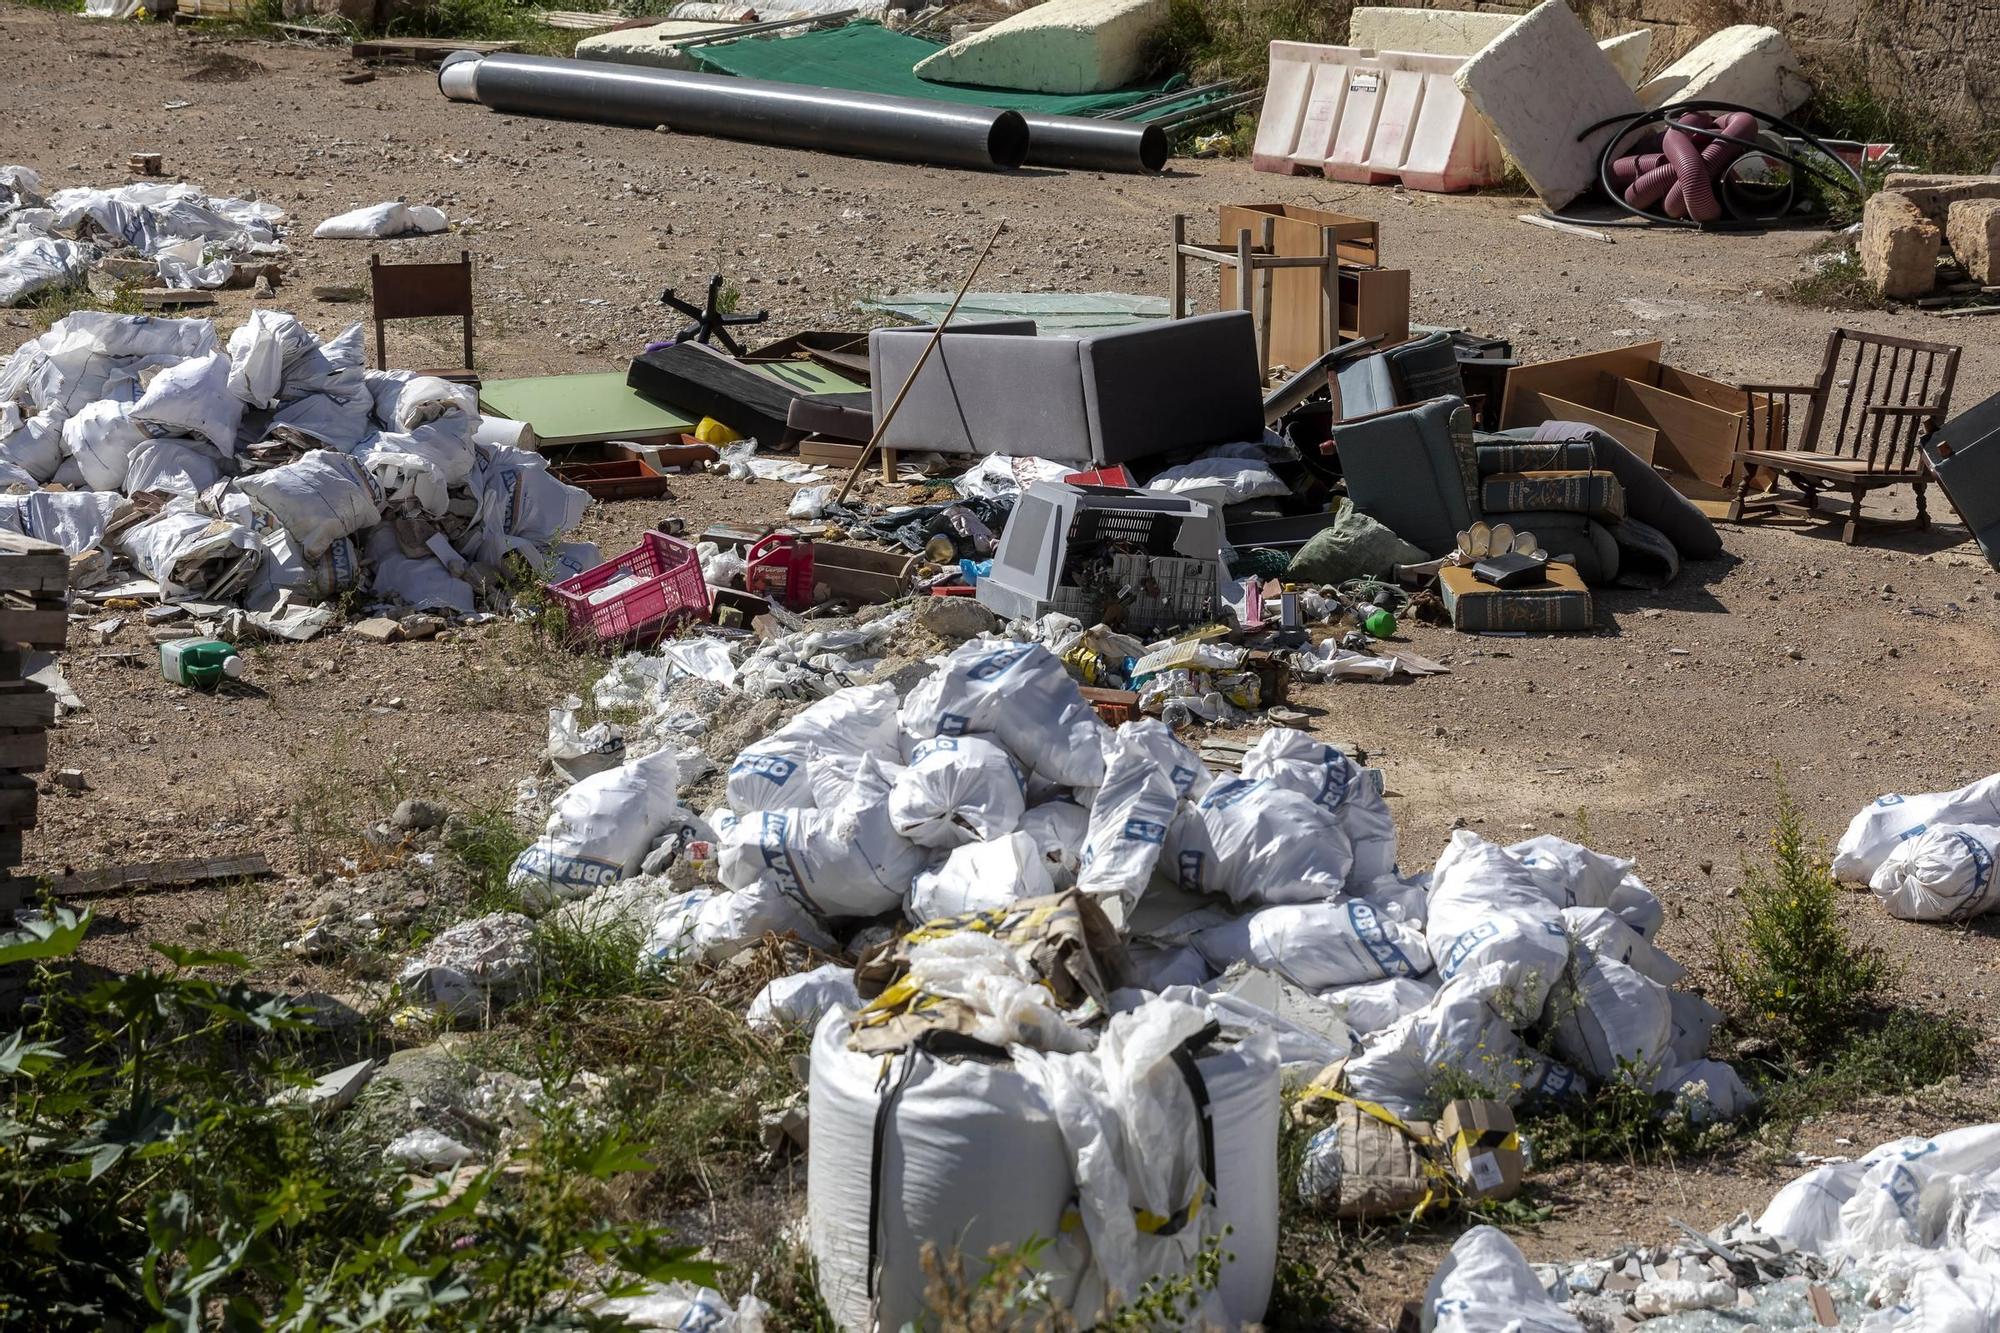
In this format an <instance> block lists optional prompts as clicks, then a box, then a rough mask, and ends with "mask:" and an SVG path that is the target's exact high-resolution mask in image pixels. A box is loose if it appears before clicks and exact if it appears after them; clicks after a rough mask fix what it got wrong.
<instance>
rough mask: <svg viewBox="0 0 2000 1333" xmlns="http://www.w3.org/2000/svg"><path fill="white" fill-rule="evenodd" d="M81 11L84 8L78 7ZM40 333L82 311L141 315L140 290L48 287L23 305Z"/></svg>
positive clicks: (81, 285)
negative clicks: (107, 292) (99, 290)
mask: <svg viewBox="0 0 2000 1333" xmlns="http://www.w3.org/2000/svg"><path fill="white" fill-rule="evenodd" d="M77 8H81V6H77ZM22 304H23V305H24V307H25V308H26V309H27V311H28V314H29V317H30V318H32V319H33V320H34V321H35V327H36V328H37V329H38V330H41V331H46V330H47V329H48V327H49V326H50V325H52V324H54V323H56V321H58V320H61V319H64V318H66V317H68V316H70V315H74V314H76V313H77V312H78V311H80V310H104V311H109V312H110V313H112V314H114V315H136V314H138V313H140V309H139V294H138V289H137V288H135V287H134V286H133V285H132V284H131V283H129V282H121V283H119V284H117V285H116V286H115V287H114V288H113V289H112V290H111V293H110V294H109V295H108V296H106V295H99V294H98V293H97V292H96V291H94V290H92V289H91V286H90V284H89V283H87V282H85V281H83V280H82V279H80V278H79V279H78V280H77V281H75V282H67V283H64V284H62V285H61V286H58V287H44V288H43V289H42V290H41V291H39V292H36V293H35V294H34V295H32V296H30V297H28V298H27V300H26V301H24V302H23V303H22Z"/></svg>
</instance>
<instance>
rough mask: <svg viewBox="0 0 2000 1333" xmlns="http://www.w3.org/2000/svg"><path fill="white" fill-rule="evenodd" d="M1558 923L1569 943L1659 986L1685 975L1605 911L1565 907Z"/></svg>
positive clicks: (1660, 951)
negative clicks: (1574, 941) (1612, 961)
mask: <svg viewBox="0 0 2000 1333" xmlns="http://www.w3.org/2000/svg"><path fill="white" fill-rule="evenodd" d="M1562 919H1563V927H1564V929H1566V930H1568V931H1569V933H1570V937H1571V938H1572V939H1574V940H1576V941H1577V942H1578V943H1580V944H1586V945H1588V946H1590V949H1591V951H1592V952H1593V953H1596V954H1599V955H1602V956H1603V957H1606V958H1615V959H1617V960H1618V961H1619V962H1621V963H1623V964H1625V965H1626V966H1627V967H1629V968H1631V969H1633V970H1634V971H1636V972H1638V973H1639V974H1640V975H1641V976H1646V977H1651V978H1652V979H1653V980H1654V981H1657V982H1659V983H1660V984H1661V985H1662V986H1671V985H1673V984H1675V983H1676V982H1678V981H1679V980H1680V979H1681V978H1682V977H1685V976H1686V975H1687V968H1685V967H1683V966H1682V965H1681V964H1680V963H1678V962H1676V961H1674V959H1672V958H1671V957H1669V956H1668V955H1667V951H1666V950H1664V949H1662V948H1660V947H1659V946H1658V945H1657V944H1654V943H1653V942H1652V941H1651V940H1649V939H1647V938H1646V937H1645V936H1644V935H1641V934H1640V933H1639V932H1638V931H1636V930H1634V929H1632V927H1630V926H1628V925H1626V924H1625V918H1624V917H1621V916H1619V915H1618V914H1617V913H1616V912H1614V911H1612V910H1611V909H1610V908H1608V907H1566V908H1564V909H1563V913H1562Z"/></svg>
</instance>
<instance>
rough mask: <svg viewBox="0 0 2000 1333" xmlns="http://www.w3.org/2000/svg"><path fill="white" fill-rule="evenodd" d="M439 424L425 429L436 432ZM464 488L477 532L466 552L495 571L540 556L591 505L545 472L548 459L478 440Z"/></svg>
mask: <svg viewBox="0 0 2000 1333" xmlns="http://www.w3.org/2000/svg"><path fill="white" fill-rule="evenodd" d="M448 424H449V423H448V422H439V423H438V424H437V425H436V426H433V427H429V428H419V429H420V430H422V429H430V430H441V429H443V428H444V427H445V426H447V425H448ZM466 484H467V485H468V486H470V487H472V488H474V489H475V490H476V491H477V492H478V494H479V496H480V501H479V532H478V536H477V540H476V541H475V540H474V539H473V538H472V537H471V536H470V535H468V538H467V541H466V551H467V554H470V555H474V556H476V557H477V558H478V559H480V560H483V561H484V562H486V563H487V564H489V565H492V566H493V567H494V568H496V569H498V568H499V567H500V565H501V564H502V563H503V562H504V561H505V560H506V558H507V557H508V556H509V555H510V554H513V553H516V552H519V553H521V554H524V555H527V556H529V557H530V563H534V562H535V561H536V560H539V559H540V556H541V552H542V551H543V550H544V549H546V548H547V547H548V546H549V545H550V544H551V543H553V542H555V541H556V540H557V539H558V538H560V537H562V536H563V535H564V534H565V533H568V532H571V531H573V530H574V529H575V528H576V525H577V524H579V523H581V522H582V521H583V514H584V511H585V510H586V509H588V508H590V493H589V492H588V491H585V490H583V489H582V488H581V487H578V486H572V485H570V484H569V483H568V482H565V481H562V480H560V479H558V478H557V477H556V475H555V474H554V473H552V472H550V471H549V464H548V460H547V459H546V458H544V457H542V456H541V455H540V454H537V453H531V452H529V451H528V450H525V449H509V448H507V447H505V446H496V445H490V444H480V445H475V446H474V447H473V468H472V475H471V477H470V478H469V479H468V481H467V483H466Z"/></svg>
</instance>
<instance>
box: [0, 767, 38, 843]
mask: <svg viewBox="0 0 2000 1333" xmlns="http://www.w3.org/2000/svg"><path fill="white" fill-rule="evenodd" d="M39 799H40V798H39V797H38V796H37V795H36V793H35V780H34V779H33V778H29V777H23V776H21V775H20V774H18V773H0V828H8V829H25V828H33V827H34V826H35V807H36V804H37V802H38V801H39Z"/></svg>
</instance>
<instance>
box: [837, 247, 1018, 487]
mask: <svg viewBox="0 0 2000 1333" xmlns="http://www.w3.org/2000/svg"><path fill="white" fill-rule="evenodd" d="M1005 230H1007V219H1006V218H1001V219H1000V221H999V223H998V224H997V225H995V226H994V228H993V234H992V235H991V236H988V237H987V238H986V248H985V249H984V250H981V251H980V252H979V258H977V259H975V260H973V261H972V268H971V269H970V270H969V271H968V272H967V273H966V275H965V281H964V282H961V283H960V284H958V295H956V296H954V297H952V298H951V304H950V305H949V306H947V307H946V308H945V312H944V318H943V319H940V320H939V321H938V322H937V327H936V328H934V329H932V330H931V336H930V340H929V341H928V342H926V343H925V344H924V350H923V354H922V355H920V356H919V357H918V358H917V364H916V365H914V366H911V367H910V373H909V375H908V377H907V378H905V379H904V380H903V387H902V388H900V389H898V390H896V396H895V397H894V398H893V399H891V400H890V402H889V407H888V410H887V411H885V412H883V413H882V419H881V420H880V421H878V422H876V423H875V433H874V435H872V436H870V437H869V440H868V443H867V444H865V445H863V446H862V448H861V456H860V457H859V458H857V459H855V460H854V467H853V470H852V471H850V472H849V473H848V474H847V480H846V481H844V482H842V483H841V484H840V494H838V495H836V496H834V497H833V502H834V503H835V504H837V505H839V504H845V503H847V493H848V492H849V491H851V490H853V489H854V481H855V478H857V477H859V476H860V475H861V469H863V468H865V467H867V466H868V457H869V455H870V454H873V453H874V452H875V450H876V449H877V447H879V446H880V445H881V443H882V437H883V436H884V435H886V434H887V433H888V431H889V423H890V422H892V421H894V420H895V419H896V412H897V411H898V409H900V408H901V407H902V406H903V399H905V398H907V397H908V396H909V393H910V386H911V385H913V384H915V383H916V382H917V376H919V375H921V374H922V373H923V370H924V362H926V361H928V360H930V359H931V353H932V352H934V351H936V350H937V345H938V340H939V339H940V338H942V337H944V331H945V327H946V326H947V325H949V324H950V323H951V317H952V316H953V315H956V314H957V313H958V303H959V302H960V301H963V300H964V299H965V294H966V293H967V292H969V291H971V290H972V280H973V279H974V278H976V277H978V276H979V266H980V265H981V264H984V263H985V262H986V256H988V255H990V254H992V253H993V244H994V242H996V241H998V240H999V239H1000V233H1001V232H1003V231H1005Z"/></svg>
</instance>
